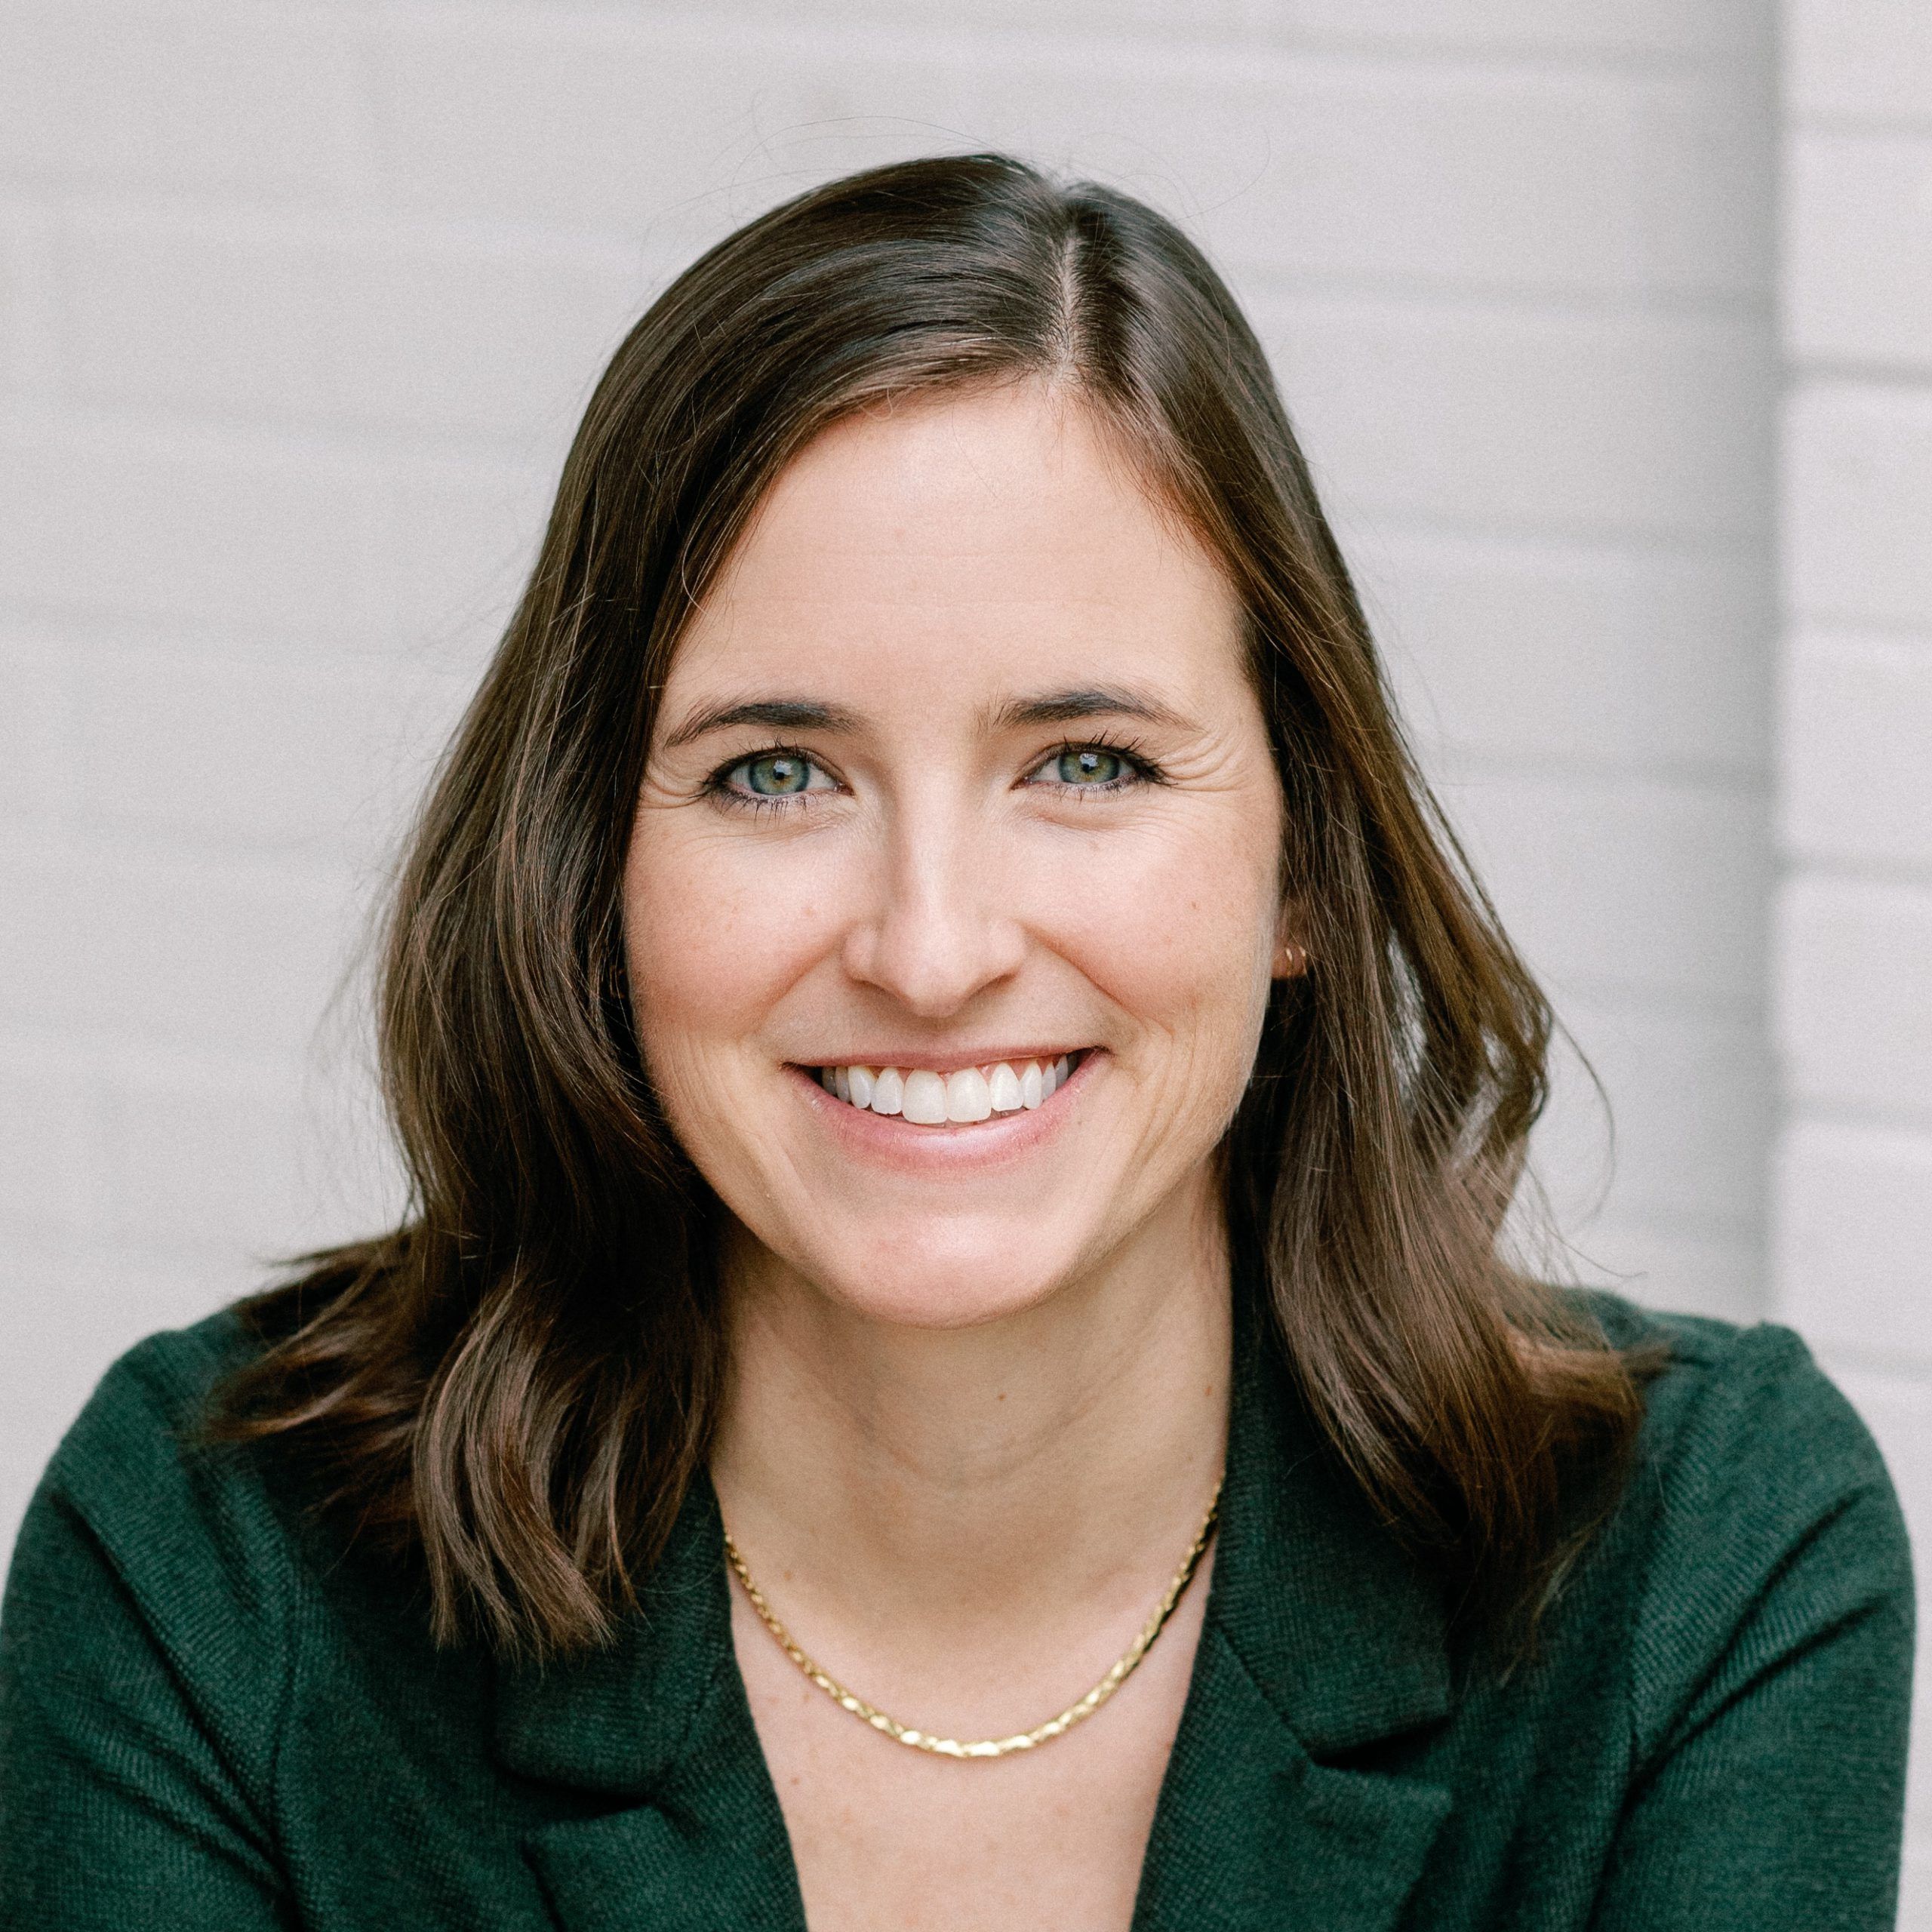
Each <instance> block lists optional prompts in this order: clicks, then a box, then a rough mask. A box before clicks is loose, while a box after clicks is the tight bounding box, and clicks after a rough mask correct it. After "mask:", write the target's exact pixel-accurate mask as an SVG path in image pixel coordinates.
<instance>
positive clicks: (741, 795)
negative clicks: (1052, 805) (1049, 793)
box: [704, 733, 1167, 812]
mask: <svg viewBox="0 0 1932 1932" xmlns="http://www.w3.org/2000/svg"><path fill="white" fill-rule="evenodd" d="M1068 752H1112V754H1113V755H1114V756H1115V757H1116V758H1120V759H1122V760H1124V761H1125V763H1126V764H1127V767H1128V769H1127V770H1126V771H1124V772H1123V773H1121V775H1120V776H1119V777H1117V778H1106V779H1103V780H1100V782H1099V783H1096V784H1092V785H1066V784H1063V785H1061V786H1060V788H1059V789H1060V790H1062V791H1063V792H1066V793H1067V794H1069V795H1070V796H1072V797H1075V798H1092V797H1093V796H1094V795H1096V794H1100V795H1111V794H1112V793H1114V792H1123V791H1127V790H1129V789H1131V788H1132V787H1133V786H1136V785H1162V784H1164V783H1166V782H1167V774H1166V773H1165V772H1164V771H1162V770H1161V768H1160V766H1159V765H1158V764H1156V763H1155V761H1154V760H1153V759H1152V758H1149V756H1148V755H1147V754H1146V752H1143V751H1142V750H1141V749H1140V746H1138V745H1137V744H1136V743H1134V740H1131V739H1127V738H1115V737H1110V736H1108V735H1107V734H1104V733H1103V734H1102V735H1100V737H1094V738H1065V739H1063V740H1061V741H1060V743H1058V744H1057V745H1056V746H1054V748H1053V749H1052V750H1051V751H1050V752H1048V753H1047V754H1046V755H1045V756H1044V758H1041V760H1040V761H1039V763H1038V764H1035V765H1034V766H1033V767H1032V769H1033V771H1038V770H1039V769H1040V768H1041V765H1047V764H1054V763H1056V762H1057V761H1058V760H1060V759H1061V758H1064V757H1066V755H1067V753H1068ZM761 758H802V759H803V760H804V761H805V762H806V763H807V764H810V765H811V766H812V767H813V768H814V769H815V770H818V771H823V769H824V767H823V766H822V765H820V764H819V763H818V761H817V759H816V758H814V757H813V756H812V755H811V752H808V751H806V750H804V749H803V748H802V747H801V746H798V745H767V746H764V747H763V748H762V749H760V750H758V751H755V752H746V753H745V754H744V755H743V756H741V757H739V758H732V759H731V760H730V761H728V762H727V763H725V764H721V765H720V766H719V767H718V769H717V770H716V771H714V772H713V773H712V774H711V776H710V777H709V778H707V779H706V780H705V781H704V789H705V792H706V794H707V795H709V796H710V797H712V798H716V799H717V800H718V801H719V802H720V803H721V804H726V805H728V806H731V807H733V808H736V809H737V810H739V811H754V812H786V811H792V810H793V809H795V808H796V807H797V806H798V805H799V804H801V803H802V802H803V801H804V800H805V799H806V798H808V797H809V796H810V795H811V794H810V793H809V792H791V793H789V794H788V795H783V796H779V795H774V794H771V793H768V792H744V791H740V790H739V789H738V788H737V786H734V784H733V783H731V774H732V773H733V772H734V771H737V769H738V768H739V767H740V765H746V764H756V763H757V762H758V760H759V759H761Z"/></svg>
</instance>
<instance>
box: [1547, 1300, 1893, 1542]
mask: <svg viewBox="0 0 1932 1932" xmlns="http://www.w3.org/2000/svg"><path fill="white" fill-rule="evenodd" d="M1564 1298H1565V1299H1566V1300H1568V1301H1569V1302H1570V1303H1571V1305H1572V1306H1576V1307H1579V1308H1580V1309H1582V1310H1583V1312H1585V1313H1586V1314H1587V1315H1589V1316H1590V1317H1591V1318H1593V1319H1594V1320H1595V1323H1596V1324H1597V1326H1598V1328H1599V1329H1600V1330H1601V1332H1602V1334H1603V1337H1604V1340H1606V1341H1607V1342H1608V1343H1611V1345H1612V1346H1614V1347H1617V1348H1619V1349H1641V1348H1644V1347H1647V1346H1653V1347H1655V1346H1660V1348H1661V1349H1662V1350H1663V1352H1664V1359H1663V1366H1662V1367H1661V1368H1660V1370H1659V1371H1657V1373H1656V1374H1654V1375H1653V1376H1652V1377H1651V1378H1650V1379H1649V1380H1647V1383H1646V1384H1645V1386H1644V1423H1643V1427H1642V1430H1641V1435H1640V1437H1639V1439H1638V1454H1637V1466H1638V1469H1639V1470H1640V1471H1641V1472H1645V1473H1647V1476H1648V1478H1650V1480H1651V1481H1653V1482H1657V1481H1662V1482H1663V1484H1664V1485H1665V1486H1666V1489H1668V1490H1670V1491H1676V1492H1678V1493H1680V1494H1682V1493H1687V1492H1689V1491H1694V1490H1703V1489H1709V1488H1712V1487H1716V1488H1719V1489H1722V1490H1726V1491H1736V1492H1737V1493H1738V1494H1740V1497H1742V1496H1748V1495H1752V1494H1755V1495H1758V1496H1759V1497H1761V1498H1762V1499H1763V1500H1764V1502H1765V1503H1767V1504H1769V1503H1774V1502H1782V1503H1791V1502H1793V1501H1797V1500H1801V1499H1805V1498H1809V1499H1811V1500H1815V1501H1817V1502H1819V1503H1823V1502H1826V1501H1828V1500H1830V1499H1832V1498H1834V1497H1841V1496H1843V1495H1845V1494H1850V1493H1853V1492H1856V1491H1861V1490H1868V1489H1878V1490H1882V1491H1886V1492H1887V1493H1888V1494H1889V1493H1890V1476H1889V1475H1888V1474H1887V1471H1886V1469H1885V1464H1884V1457H1882V1455H1881V1454H1880V1452H1879V1450H1878V1444H1877V1443H1876V1441H1875V1440H1874V1439H1873V1437H1872V1432H1871V1431H1870V1429H1869V1428H1867V1427H1866V1424H1865V1423H1864V1422H1863V1420H1862V1419H1861V1418H1860V1416H1859V1414H1858V1412H1857V1410H1855V1409H1854V1407H1852V1405H1851V1404H1850V1401H1848V1400H1847V1398H1846V1397H1845V1395H1844V1393H1843V1392H1842V1391H1841V1390H1840V1389H1839V1388H1838V1385H1837V1384H1836V1383H1835V1382H1833V1381H1832V1379H1831V1378H1830V1377H1829V1375H1827V1374H1826V1372H1825V1371H1824V1370H1823V1368H1821V1367H1820V1366H1819V1364H1818V1363H1817V1360H1816V1358H1814V1356H1813V1355H1812V1353H1811V1351H1810V1348H1809V1347H1808V1346H1807V1344H1806V1343H1805V1341H1804V1337H1802V1336H1801V1335H1800V1334H1798V1332H1797V1331H1795V1329H1792V1328H1788V1327H1785V1326H1784V1325H1783V1324H1782V1323H1780V1322H1776V1321H1755V1322H1750V1323H1743V1322H1736V1321H1722V1320H1720V1319H1718V1318H1716V1317H1715V1316H1712V1315H1688V1314H1683V1313H1678V1312H1670V1311H1666V1310H1660V1309H1651V1308H1647V1307H1644V1306H1641V1304H1639V1303H1636V1302H1634V1301H1632V1300H1630V1299H1629V1297H1626V1296H1623V1295H1620V1294H1614V1293H1612V1292H1611V1291H1609V1290H1607V1289H1603V1288H1571V1289H1567V1290H1565V1291H1564Z"/></svg>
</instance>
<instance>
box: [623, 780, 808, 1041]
mask: <svg viewBox="0 0 1932 1932" xmlns="http://www.w3.org/2000/svg"><path fill="white" fill-rule="evenodd" d="M749 845H750V841H737V842H736V843H734V841H731V840H729V839H727V838H719V837H717V836H715V835H713V836H707V835H706V833H705V832H703V830H702V829H700V830H697V831H691V830H688V829H685V828H683V827H681V826H676V825H675V824H664V823H660V822H657V820H656V819H655V818H654V815H653V814H649V813H647V814H645V816H644V817H643V818H642V820H641V821H640V823H639V825H638V830H637V832H636V834H635V835H634V836H633V838H632V841H631V850H630V854H629V857H628V859H627V860H626V863H625V868H624V897H623V916H624V956H625V963H626V969H627V971H629V976H630V983H631V996H632V1006H633V1010H634V1011H635V1015H636V1020H637V1025H638V1033H639V1035H640V1039H641V1044H642V1045H643V1047H644V1050H645V1057H646V1059H647V1060H648V1061H649V1062H650V1063H651V1066H652V1068H653V1070H654V1072H658V1071H660V1070H662V1071H664V1072H672V1071H673V1070H674V1069H675V1068H676V1066H678V1063H680V1062H681V1061H682V1060H685V1058H687V1057H688V1056H690V1055H691V1054H699V1053H702V1052H703V1051H705V1050H706V1048H707V1047H715V1046H716V1045H718V1044H721V1043H734V1042H741V1041H743V1040H744V1039H745V1038H746V1036H747V1035H749V1034H750V1033H752V1032H753V1031H755V1029H756V1028H757V1026H758V1024H759V1023H760V1021H761V1019H762V1018H763V1017H764V1015H765V1014H768V1012H769V1011H771V1008H772V1007H773V1006H774V1004H776V1003H777V1001H778V1000H779V999H780V998H781V997H782V996H783V995H784V993H785V992H786V991H787V990H788V989H789V988H791V987H792V986H795V984H796V983H798V980H800V978H801V977H802V976H803V975H804V974H805V972H806V971H808V969H809V968H810V967H811V964H812V962H813V961H814V958H816V957H817V954H818V953H819V952H820V951H822V950H823V946H824V943H825V931H826V920H825V918H824V916H823V913H822V912H821V911H820V907H819V906H818V905H817V904H815V903H814V900H815V898H816V899H817V900H822V899H823V894H816V895H815V894H814V893H813V891H811V887H810V883H809V881H810V876H811V875H810V872H809V869H808V868H805V867H803V866H799V865H798V864H796V863H792V864H790V865H786V864H785V863H782V862H774V858H773V855H772V854H771V852H770V851H765V852H764V853H762V854H760V853H755V852H754V851H751V850H750V849H749Z"/></svg>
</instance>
